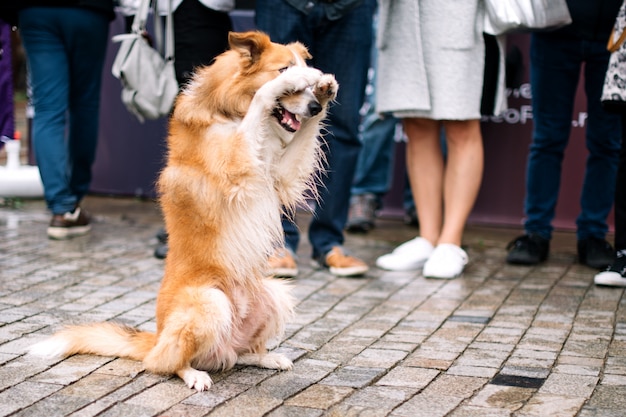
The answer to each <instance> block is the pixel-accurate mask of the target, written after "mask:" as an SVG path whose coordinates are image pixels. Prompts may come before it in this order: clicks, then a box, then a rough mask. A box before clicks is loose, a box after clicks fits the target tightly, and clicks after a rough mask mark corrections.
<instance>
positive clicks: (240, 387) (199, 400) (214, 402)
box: [182, 380, 251, 410]
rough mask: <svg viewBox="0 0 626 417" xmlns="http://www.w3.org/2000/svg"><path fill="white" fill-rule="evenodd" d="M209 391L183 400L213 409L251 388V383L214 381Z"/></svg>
mask: <svg viewBox="0 0 626 417" xmlns="http://www.w3.org/2000/svg"><path fill="white" fill-rule="evenodd" d="M213 382H214V384H213V385H212V386H211V388H209V390H208V391H203V392H199V393H195V394H193V395H191V396H189V397H187V398H186V399H184V400H183V401H182V404H185V405H191V406H195V407H203V408H205V409H207V410H212V409H213V408H215V407H217V406H218V405H220V404H223V403H224V402H226V401H228V400H229V399H231V398H233V397H235V396H237V395H240V394H242V393H244V392H246V391H248V390H249V389H250V388H251V385H247V384H238V383H234V382H232V381H228V380H222V381H213Z"/></svg>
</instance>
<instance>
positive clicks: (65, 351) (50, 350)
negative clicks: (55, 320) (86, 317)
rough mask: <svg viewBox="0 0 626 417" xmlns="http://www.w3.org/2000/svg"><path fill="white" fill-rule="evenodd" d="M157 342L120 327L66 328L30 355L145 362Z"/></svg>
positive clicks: (141, 333)
mask: <svg viewBox="0 0 626 417" xmlns="http://www.w3.org/2000/svg"><path fill="white" fill-rule="evenodd" d="M156 340H157V339H156V334H154V333H149V332H142V331H139V330H136V329H133V328H132V327H128V326H124V325H121V324H115V323H93V324H84V325H78V326H69V327H66V328H65V329H63V330H61V331H59V332H58V333H55V334H54V335H52V336H51V337H49V338H48V339H46V340H44V341H42V342H39V343H36V344H34V345H33V346H31V347H30V348H29V349H28V353H29V354H31V355H35V356H42V357H46V358H58V357H66V356H70V355H74V354H77V353H86V354H94V355H100V356H118V357H124V358H128V359H133V360H137V361H143V359H144V358H145V357H146V355H147V354H148V352H150V350H151V349H152V348H153V347H154V345H155V343H156Z"/></svg>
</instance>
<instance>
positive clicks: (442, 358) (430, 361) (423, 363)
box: [403, 345, 459, 370]
mask: <svg viewBox="0 0 626 417" xmlns="http://www.w3.org/2000/svg"><path fill="white" fill-rule="evenodd" d="M458 355H459V354H458V353H457V352H446V351H439V350H438V349H437V348H432V347H424V345H422V346H420V347H419V348H417V349H416V350H415V351H414V352H413V353H412V354H410V355H409V356H408V357H407V358H406V359H405V360H404V362H403V364H404V365H406V366H415V367H421V368H433V369H441V370H445V369H448V368H449V367H450V366H452V364H453V363H454V361H455V360H456V358H457V357H458Z"/></svg>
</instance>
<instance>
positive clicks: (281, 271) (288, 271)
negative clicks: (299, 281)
mask: <svg viewBox="0 0 626 417" xmlns="http://www.w3.org/2000/svg"><path fill="white" fill-rule="evenodd" d="M272 275H273V276H275V277H276V278H293V277H295V276H296V275H298V270H297V269H294V268H275V269H274V270H273V271H272Z"/></svg>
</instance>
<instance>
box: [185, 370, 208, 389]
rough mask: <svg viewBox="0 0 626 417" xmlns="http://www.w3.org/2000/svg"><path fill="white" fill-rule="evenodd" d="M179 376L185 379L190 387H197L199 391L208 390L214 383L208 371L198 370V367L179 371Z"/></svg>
mask: <svg viewBox="0 0 626 417" xmlns="http://www.w3.org/2000/svg"><path fill="white" fill-rule="evenodd" d="M178 376H179V377H181V378H182V380H183V381H185V384H187V386H188V387H189V388H192V389H195V390H196V391H198V392H202V391H206V390H208V389H209V388H211V385H213V380H212V379H211V377H210V376H209V374H208V373H206V372H204V371H198V370H197V369H193V368H187V369H185V370H183V371H179V372H178Z"/></svg>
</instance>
